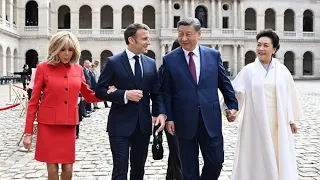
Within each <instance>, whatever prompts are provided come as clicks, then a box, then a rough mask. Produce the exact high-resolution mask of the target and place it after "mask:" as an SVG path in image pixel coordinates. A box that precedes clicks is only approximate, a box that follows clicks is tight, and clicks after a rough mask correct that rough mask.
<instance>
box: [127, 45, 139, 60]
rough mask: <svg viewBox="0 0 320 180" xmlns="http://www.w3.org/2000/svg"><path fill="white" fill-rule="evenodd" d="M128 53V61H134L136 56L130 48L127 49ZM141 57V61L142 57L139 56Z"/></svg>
mask: <svg viewBox="0 0 320 180" xmlns="http://www.w3.org/2000/svg"><path fill="white" fill-rule="evenodd" d="M126 53H127V56H128V59H129V60H130V59H133V57H134V56H136V54H134V53H133V52H131V51H130V50H129V49H128V48H126ZM137 56H139V59H141V55H140V54H139V55H137Z"/></svg>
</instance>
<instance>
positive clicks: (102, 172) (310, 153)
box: [0, 81, 320, 180]
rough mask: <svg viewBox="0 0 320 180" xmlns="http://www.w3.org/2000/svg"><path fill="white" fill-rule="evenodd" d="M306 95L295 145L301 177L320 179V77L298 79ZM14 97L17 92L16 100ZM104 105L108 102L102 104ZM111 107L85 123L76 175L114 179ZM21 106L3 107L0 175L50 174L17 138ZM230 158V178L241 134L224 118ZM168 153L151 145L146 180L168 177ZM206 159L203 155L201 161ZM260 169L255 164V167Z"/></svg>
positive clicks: (3, 92) (3, 94) (4, 92)
mask: <svg viewBox="0 0 320 180" xmlns="http://www.w3.org/2000/svg"><path fill="white" fill-rule="evenodd" d="M296 84H297V87H298V91H299V93H300V95H301V101H302V106H303V110H304V117H303V119H301V120H300V121H298V122H297V125H298V127H299V128H300V129H299V133H298V134H297V135H295V145H296V152H297V161H298V168H299V176H300V178H299V179H301V180H320V144H319V142H320V118H319V115H320V81H296ZM13 99H14V96H12V100H13ZM7 103H9V86H8V85H0V108H1V107H4V106H7ZM99 105H100V107H102V104H99ZM108 111H109V109H105V108H102V109H99V110H97V111H96V112H94V113H93V114H92V116H91V117H90V118H86V119H84V121H83V124H82V125H81V130H80V138H79V139H78V140H77V144H76V163H75V164H74V178H73V179H75V180H79V179H82V180H96V179H98V180H109V179H111V178H110V177H111V172H112V156H111V151H110V145H109V141H108V137H107V133H106V132H105V131H106V123H107V114H108ZM19 113H20V107H17V108H16V109H15V110H6V111H0V180H9V179H32V180H44V179H47V175H46V166H45V164H44V163H39V162H37V161H35V160H34V159H33V157H34V143H33V151H32V152H29V153H25V152H20V151H18V149H19V147H18V146H17V142H18V140H19V138H20V137H21V134H22V132H23V127H24V122H25V119H24V117H19ZM223 133H224V138H225V163H224V166H223V171H222V173H221V177H220V179H219V180H229V179H230V176H231V170H232V162H233V155H234V149H235V144H236V137H237V123H228V122H227V121H226V120H225V119H224V123H223ZM164 147H165V157H164V159H163V160H161V161H154V160H153V159H152V154H151V145H150V148H149V155H148V159H147V163H146V168H145V169H146V172H145V179H146V180H164V179H165V174H166V168H167V157H168V147H167V144H166V143H164ZM202 163H203V161H202V160H200V164H202ZM253 171H254V169H253Z"/></svg>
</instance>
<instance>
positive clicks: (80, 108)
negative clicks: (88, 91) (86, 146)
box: [76, 100, 84, 136]
mask: <svg viewBox="0 0 320 180" xmlns="http://www.w3.org/2000/svg"><path fill="white" fill-rule="evenodd" d="M83 104H84V101H83V100H80V102H79V104H78V113H79V124H77V128H76V135H77V136H78V135H79V131H80V122H81V121H82V116H83V115H84V112H83V111H84V108H83Z"/></svg>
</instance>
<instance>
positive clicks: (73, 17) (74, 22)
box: [70, 11, 79, 34]
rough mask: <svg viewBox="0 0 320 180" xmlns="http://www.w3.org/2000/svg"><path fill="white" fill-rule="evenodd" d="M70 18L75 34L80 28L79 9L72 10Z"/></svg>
mask: <svg viewBox="0 0 320 180" xmlns="http://www.w3.org/2000/svg"><path fill="white" fill-rule="evenodd" d="M70 15H71V17H70V19H71V24H70V28H71V31H72V33H74V34H78V33H79V32H78V30H79V11H71V12H70Z"/></svg>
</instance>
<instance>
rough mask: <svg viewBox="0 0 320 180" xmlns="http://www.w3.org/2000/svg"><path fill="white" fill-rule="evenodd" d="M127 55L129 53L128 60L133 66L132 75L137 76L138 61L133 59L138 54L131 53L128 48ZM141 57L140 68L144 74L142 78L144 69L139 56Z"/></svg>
mask: <svg viewBox="0 0 320 180" xmlns="http://www.w3.org/2000/svg"><path fill="white" fill-rule="evenodd" d="M126 53H127V56H128V59H129V63H130V66H131V70H132V73H133V75H135V69H134V68H135V63H136V60H135V59H134V58H133V57H134V56H136V54H134V53H133V52H131V51H129V49H128V48H126ZM137 56H139V63H140V67H141V72H142V77H143V68H142V62H141V55H140V54H139V55H137Z"/></svg>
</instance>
